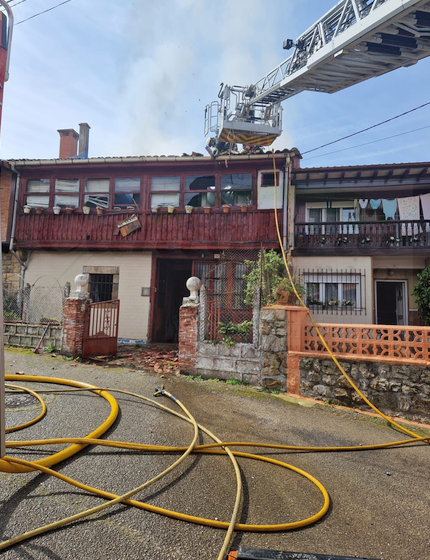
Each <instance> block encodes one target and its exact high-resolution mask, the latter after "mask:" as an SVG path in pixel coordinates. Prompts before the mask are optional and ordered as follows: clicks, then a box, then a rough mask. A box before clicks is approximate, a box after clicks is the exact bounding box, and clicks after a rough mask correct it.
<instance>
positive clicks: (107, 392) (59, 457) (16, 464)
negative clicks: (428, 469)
mask: <svg viewBox="0 0 430 560" xmlns="http://www.w3.org/2000/svg"><path fill="white" fill-rule="evenodd" d="M273 168H274V177H275V183H276V162H275V158H273ZM276 207H277V206H276V184H275V223H276V230H277V235H278V240H279V245H280V248H281V252H282V257H283V261H284V265H285V269H286V271H287V275H288V277H289V280H290V282H291V284H292V287H293V291H294V293H295V296H296V297H297V299H298V300H299V302H300V304H301V305H302V306H303V307H305V308H306V306H305V304H304V302H303V300H302V298H301V297H300V296H299V294H298V293H297V290H296V288H295V286H294V282H293V278H292V276H291V273H290V270H289V266H288V260H287V256H286V254H285V251H284V248H283V246H282V239H281V235H280V231H279V223H278V216H277V209H276ZM306 309H307V308H306ZM307 313H308V316H309V318H310V321H311V323H312V325H313V326H314V328H315V329H316V332H317V334H318V336H319V338H320V340H321V342H322V344H323V346H324V348H325V349H326V350H327V352H328V354H329V356H330V357H331V359H332V360H333V361H334V362H335V364H336V365H337V367H338V368H339V370H340V372H341V373H342V375H344V376H345V378H346V379H347V380H348V382H349V383H350V385H351V386H352V387H353V389H354V390H355V391H356V392H357V393H358V394H359V395H360V397H361V398H362V399H363V400H364V402H365V403H366V404H367V405H368V406H370V407H371V408H372V410H374V411H375V412H376V413H377V414H379V415H380V416H381V417H382V418H384V419H385V420H386V421H387V422H389V423H390V424H391V425H392V426H393V427H395V428H397V429H399V430H401V431H402V432H404V433H406V434H408V435H409V436H411V437H410V438H409V439H406V440H401V441H397V442H389V443H383V444H377V445H365V446H344V447H334V446H333V447H312V446H292V445H275V444H268V443H257V442H221V441H220V440H219V439H218V438H217V437H216V436H215V435H214V434H213V433H211V432H210V431H209V430H208V429H207V428H205V427H204V426H201V425H200V424H197V422H196V420H195V419H194V418H193V416H192V415H191V414H190V412H189V411H188V410H187V409H186V408H185V406H184V405H183V404H182V403H181V402H180V401H178V400H177V399H176V398H175V397H173V396H172V395H171V394H170V393H168V392H167V391H164V389H163V390H161V391H158V392H157V393H156V395H158V394H162V395H164V396H166V397H168V398H170V399H171V400H172V401H173V402H175V403H176V404H177V405H178V406H179V407H180V408H181V409H182V411H183V412H184V414H185V415H183V414H180V413H179V412H176V411H174V410H172V409H170V408H168V407H165V406H163V405H162V404H160V403H159V402H157V401H154V400H152V399H148V398H147V397H145V396H143V395H138V394H136V393H131V392H129V391H124V390H118V389H109V388H101V387H96V386H94V385H90V384H88V383H82V382H78V381H71V380H67V379H62V378H55V377H40V376H31V375H24V376H21V375H20V376H17V375H6V376H5V379H6V380H7V381H18V380H19V381H31V382H42V383H54V384H57V385H68V386H71V387H74V389H54V390H52V391H41V392H44V393H45V392H66V391H67V392H70V391H83V390H85V391H92V392H94V393H96V394H98V395H100V396H101V397H102V398H104V399H106V401H107V402H108V403H109V404H110V407H111V410H110V414H109V415H108V417H107V419H106V420H105V421H104V422H103V423H102V424H101V425H100V426H99V427H98V428H96V429H95V430H93V431H92V432H91V433H89V434H88V435H87V436H85V437H82V438H53V439H42V440H32V441H9V442H7V443H6V447H7V448H12V447H13V448H15V447H24V446H41V445H55V444H70V445H69V447H67V448H66V449H64V450H62V451H59V452H57V453H54V454H53V455H50V456H49V457H46V458H44V459H41V460H38V461H24V460H22V459H17V458H13V457H8V456H6V457H3V458H1V459H0V471H3V472H11V473H12V472H13V473H24V472H31V471H35V470H40V471H42V472H44V473H46V474H50V475H52V476H54V477H56V478H58V479H60V480H63V481H64V482H67V483H69V484H71V485H73V486H76V487H77V488H80V489H82V490H85V491H88V492H91V493H93V494H96V495H98V496H100V497H102V498H106V499H108V501H107V502H105V503H103V504H101V505H99V506H97V507H94V508H91V509H89V510H86V511H83V512H81V513H78V514H76V515H74V516H71V517H67V518H65V519H62V520H60V521H57V522H55V523H52V524H49V525H45V526H44V527H40V528H38V529H35V530H33V531H29V532H27V533H24V534H22V535H19V536H17V537H15V538H12V539H10V540H7V541H4V542H3V543H0V550H4V549H6V548H8V547H10V546H12V545H14V544H17V543H18V542H22V541H23V540H25V539H29V538H32V537H34V536H36V535H40V534H42V533H45V532H47V531H50V530H53V529H56V528H58V527H61V526H64V525H66V524H67V523H71V522H72V521H76V520H77V519H81V518H83V517H86V516H88V515H92V514H94V513H97V512H99V511H101V510H103V509H105V508H108V507H111V506H113V505H115V504H117V503H120V502H121V503H125V504H129V505H132V506H135V507H137V508H141V509H145V510H147V511H152V512H154V513H159V514H162V515H166V516H168V517H172V518H175V519H180V520H182V521H187V522H191V523H198V524H201V525H206V526H211V527H216V528H220V529H225V530H227V532H226V535H225V538H224V543H223V546H222V548H221V550H220V553H219V555H218V560H223V559H224V558H225V555H226V553H227V550H228V545H229V543H230V540H231V536H232V533H233V531H235V530H236V531H253V532H274V531H288V530H293V529H298V528H301V527H306V526H308V525H311V524H313V523H315V522H316V521H318V520H319V519H321V518H322V517H323V516H324V515H325V514H326V512H327V510H328V508H329V503H330V500H329V496H328V493H327V490H326V489H325V488H324V486H323V485H322V484H321V483H320V482H319V481H318V480H316V479H315V478H314V477H313V476H312V475H310V474H309V473H306V472H305V471H303V470H301V469H299V468H297V467H294V466H293V465H289V464H287V463H284V462H282V461H278V460H275V459H271V458H269V457H265V456H262V455H256V454H251V453H244V452H239V451H231V450H230V449H229V448H231V447H247V446H249V447H254V448H255V447H260V448H263V449H264V448H266V449H278V450H295V451H309V452H328V451H365V450H372V449H384V448H390V447H397V446H403V445H408V444H411V443H416V442H423V443H430V437H420V436H419V435H417V434H416V433H414V432H413V431H411V430H409V429H407V428H405V427H404V426H402V425H400V424H399V423H397V422H395V421H394V420H392V419H391V418H389V417H388V416H387V415H385V414H384V413H383V412H381V411H380V410H379V409H378V408H376V407H375V406H374V405H373V404H372V403H371V402H370V401H369V400H368V399H367V397H366V396H365V395H364V394H363V393H362V392H361V391H360V390H359V389H358V387H357V386H356V385H355V383H354V382H353V381H352V379H351V378H350V377H349V376H348V375H347V373H346V372H345V370H344V369H343V368H342V366H341V364H340V363H339V361H338V360H337V359H336V357H335V356H334V354H333V353H332V351H331V350H330V348H329V347H328V345H327V343H326V341H325V340H324V337H323V336H322V334H321V332H320V330H319V329H318V326H317V325H316V323H315V321H314V319H313V317H312V315H311V313H310V311H309V310H308V309H307ZM8 387H10V388H11V389H14V390H21V391H25V392H27V393H29V394H31V395H33V396H34V397H35V398H37V399H38V401H39V403H40V404H41V407H42V412H41V413H40V414H39V415H38V416H37V417H36V418H35V419H33V420H31V421H29V422H26V423H25V424H22V425H20V426H14V427H12V428H8V430H7V431H8V432H12V431H16V430H18V429H23V428H25V427H28V426H30V425H32V424H34V423H35V422H37V421H38V420H40V419H41V418H42V417H43V416H44V414H45V412H46V405H45V403H44V401H43V399H42V398H41V397H40V396H39V395H38V394H37V392H35V391H33V390H31V389H27V388H25V387H22V386H17V385H8ZM112 392H118V393H121V394H125V395H130V396H133V397H137V398H139V399H142V400H144V401H146V402H148V403H150V404H152V405H155V406H157V407H158V408H160V409H162V410H164V411H166V412H168V413H170V414H173V415H175V416H177V417H178V418H181V419H182V420H185V421H187V422H189V423H190V424H191V425H192V426H193V438H192V441H191V443H190V444H189V445H188V446H187V447H174V446H158V445H144V444H136V443H130V442H119V441H109V440H102V439H100V437H101V436H102V435H103V434H104V433H105V432H106V430H108V428H109V427H111V426H112V424H113V423H114V422H115V420H116V418H117V415H118V404H117V401H116V399H115V398H114V397H113V396H112V395H111V393H112ZM199 430H201V431H202V432H204V433H205V434H206V435H208V436H209V437H210V438H211V439H212V440H213V441H214V442H215V443H212V444H205V445H196V442H197V437H198V432H199ZM87 445H102V446H107V447H118V448H123V449H133V450H141V451H146V452H148V451H150V452H154V453H155V452H162V453H166V452H171V453H173V452H174V453H182V455H181V456H180V457H179V459H177V460H176V461H175V462H174V463H173V464H172V465H170V466H169V467H168V468H167V469H165V470H164V471H163V472H162V473H160V474H158V475H157V476H156V477H154V478H153V479H151V480H149V481H147V482H145V483H143V484H142V485H140V486H138V487H137V488H134V489H133V490H130V491H129V492H127V493H125V494H123V495H121V496H117V495H115V494H113V493H111V492H108V491H106V490H101V489H98V488H93V487H91V486H88V485H86V484H83V483H81V482H79V481H76V480H74V479H71V478H69V477H67V476H65V475H63V474H61V473H58V472H57V471H54V470H52V469H51V468H50V467H52V466H53V465H55V464H57V463H59V462H61V461H63V460H65V459H67V458H69V457H71V456H72V455H74V454H75V453H77V452H78V451H80V450H82V449H84V448H85V447H86V446H87ZM219 448H221V449H219ZM190 453H205V454H217V455H228V456H229V458H230V460H231V462H232V464H233V468H234V471H235V476H236V487H237V490H236V498H235V502H234V507H233V512H232V516H231V519H230V521H229V522H227V521H218V520H214V519H206V518H201V517H196V516H193V515H188V514H184V513H179V512H176V511H172V510H168V509H165V508H160V507H157V506H154V505H151V504H147V503H144V502H140V501H137V500H133V499H132V496H133V495H135V494H137V493H138V492H140V491H142V490H143V489H145V488H148V487H149V486H150V485H151V484H153V483H154V482H156V481H158V480H160V479H161V478H162V477H163V476H165V475H166V474H167V473H169V472H171V471H172V470H173V469H174V468H175V467H177V466H178V465H179V464H180V463H181V462H182V461H183V460H184V459H185V458H186V457H188V456H189V455H190ZM236 457H243V458H248V459H254V460H258V461H265V462H267V463H270V464H273V465H277V466H280V467H283V468H286V469H289V470H291V471H293V472H296V473H297V474H300V475H301V476H303V477H305V478H306V479H308V480H309V481H310V482H312V483H313V484H315V485H316V486H317V488H318V489H319V490H320V492H321V494H322V506H321V508H320V510H319V511H318V512H317V513H315V514H314V515H312V516H310V517H308V518H306V519H302V520H299V521H295V522H289V523H281V524H275V525H256V524H244V523H237V521H236V520H237V516H238V512H239V505H240V500H241V493H242V483H241V476H240V471H239V467H238V465H237V461H236Z"/></svg>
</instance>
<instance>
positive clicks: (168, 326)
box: [151, 259, 192, 342]
mask: <svg viewBox="0 0 430 560" xmlns="http://www.w3.org/2000/svg"><path fill="white" fill-rule="evenodd" d="M191 270H192V261H191V260H187V259H157V264H156V282H155V300H154V311H153V323H152V337H151V339H152V341H153V342H177V341H178V331H179V308H180V306H181V305H182V298H184V297H185V296H187V295H189V291H188V290H187V287H186V285H185V284H186V281H187V280H188V278H190V276H191V275H192V274H191Z"/></svg>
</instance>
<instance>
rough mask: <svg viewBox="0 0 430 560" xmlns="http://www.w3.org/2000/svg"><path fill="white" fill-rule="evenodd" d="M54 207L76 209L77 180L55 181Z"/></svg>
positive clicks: (77, 198) (77, 200) (77, 197)
mask: <svg viewBox="0 0 430 560" xmlns="http://www.w3.org/2000/svg"><path fill="white" fill-rule="evenodd" d="M54 206H60V208H66V207H69V208H78V206H79V179H55V199H54Z"/></svg>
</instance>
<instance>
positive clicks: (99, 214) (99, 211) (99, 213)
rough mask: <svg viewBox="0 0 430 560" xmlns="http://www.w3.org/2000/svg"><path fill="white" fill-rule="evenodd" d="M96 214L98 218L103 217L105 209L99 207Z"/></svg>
mask: <svg viewBox="0 0 430 560" xmlns="http://www.w3.org/2000/svg"><path fill="white" fill-rule="evenodd" d="M96 212H97V215H98V216H101V215H102V214H103V208H102V207H101V206H97V208H96Z"/></svg>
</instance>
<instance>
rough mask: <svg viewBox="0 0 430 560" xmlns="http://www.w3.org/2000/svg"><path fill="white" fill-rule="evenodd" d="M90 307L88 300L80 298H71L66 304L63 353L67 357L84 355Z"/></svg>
mask: <svg viewBox="0 0 430 560" xmlns="http://www.w3.org/2000/svg"><path fill="white" fill-rule="evenodd" d="M88 305H89V301H88V300H87V299H82V298H79V297H69V298H67V299H66V301H65V303H64V311H63V344H62V353H63V354H64V355H65V356H73V357H74V358H77V357H79V356H81V355H82V346H83V341H84V325H85V312H86V310H87V307H88Z"/></svg>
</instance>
